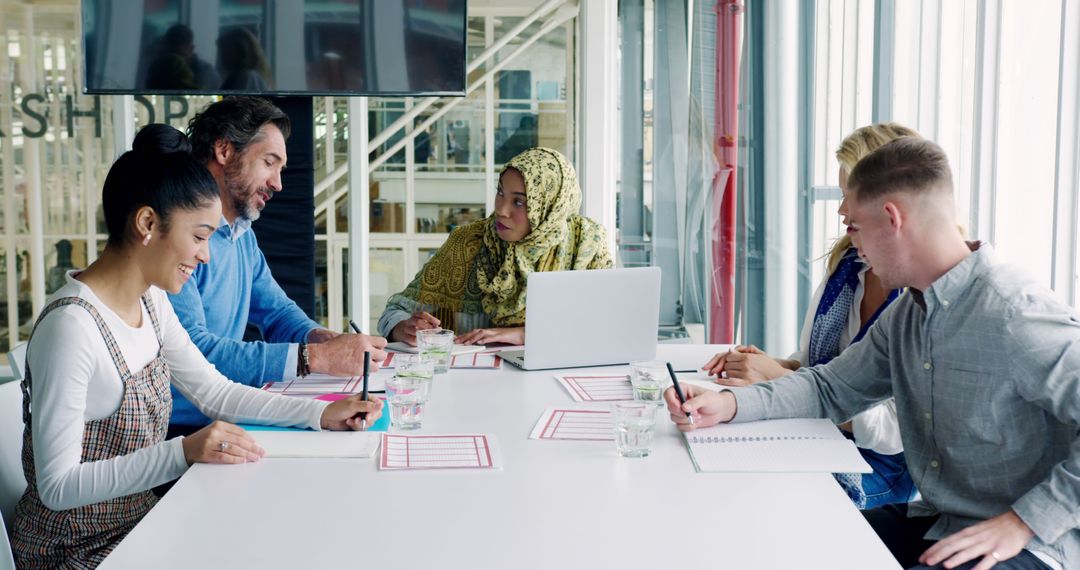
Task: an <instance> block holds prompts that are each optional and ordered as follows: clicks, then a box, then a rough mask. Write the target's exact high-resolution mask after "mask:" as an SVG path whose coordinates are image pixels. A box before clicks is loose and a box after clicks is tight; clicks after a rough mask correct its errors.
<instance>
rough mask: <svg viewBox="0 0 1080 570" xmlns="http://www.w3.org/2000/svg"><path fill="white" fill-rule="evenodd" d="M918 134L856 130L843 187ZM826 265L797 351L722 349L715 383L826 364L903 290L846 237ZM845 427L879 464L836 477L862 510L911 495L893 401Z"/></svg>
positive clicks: (712, 365)
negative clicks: (884, 152)
mask: <svg viewBox="0 0 1080 570" xmlns="http://www.w3.org/2000/svg"><path fill="white" fill-rule="evenodd" d="M918 136H919V134H918V133H916V132H915V131H914V130H912V129H909V128H907V127H905V126H903V125H899V124H896V123H883V124H876V125H870V126H866V127H862V128H860V129H858V130H856V131H855V132H853V133H851V134H850V135H848V137H847V138H845V139H844V140H843V142H841V143H840V148H838V149H837V150H836V159H837V161H839V162H840V187H841V188H846V187H847V177H848V173H850V172H851V170H852V169H853V168H854V167H855V163H857V162H858V161H859V160H860V159H861V158H862V157H864V156H866V155H868V154H870V153H871V152H873V151H874V150H876V149H877V148H878V147H880V146H882V145H884V144H885V143H887V142H889V141H891V140H894V139H897V138H900V137H918ZM827 267H828V276H827V277H826V278H825V280H824V281H823V282H822V283H821V285H820V286H819V287H818V289H817V292H816V293H815V294H814V298H813V300H812V301H811V303H810V307H811V308H810V310H809V311H807V314H806V320H805V322H804V323H803V328H802V336H801V338H800V339H799V351H798V352H796V353H795V354H793V355H792V356H791V357H790V358H788V359H781V358H773V357H771V356H769V355H767V354H765V353H764V352H762V351H761V350H759V349H758V348H757V347H754V346H745V347H744V346H738V347H735V348H734V349H733V350H732V351H731V352H728V353H726V354H717V355H716V356H714V357H713V358H712V359H711V360H709V362H707V363H706V364H705V366H704V367H703V369H704V370H707V371H708V372H709V373H710V374H715V375H717V380H716V381H717V382H719V383H721V384H727V385H731V386H744V385H747V384H752V383H755V382H762V381H766V380H773V379H775V378H779V377H781V376H784V375H787V374H789V373H791V372H792V371H793V370H798V369H799V368H800V367H802V366H817V365H819V364H825V363H826V362H829V361H830V360H832V359H833V358H835V357H836V356H837V355H838V354H840V352H841V351H843V350H844V349H846V348H847V347H848V346H850V345H852V344H854V343H856V342H858V341H859V340H861V339H862V337H863V335H864V334H866V332H867V331H869V330H870V326H871V325H873V323H874V321H875V320H877V318H878V316H879V315H880V314H881V313H882V312H883V311H884V310H885V309H886V307H888V306H889V304H890V303H891V302H892V301H893V300H894V299H896V298H897V297H898V296H899V294H900V293H901V291H900V290H898V289H893V290H889V289H888V288H886V287H885V286H883V285H882V283H881V281H880V280H879V279H878V277H877V275H875V274H874V271H873V269H872V268H871V267H870V266H869V265H867V264H866V263H864V262H863V261H862V259H861V258H860V256H859V252H858V250H857V249H856V248H855V247H853V246H852V243H851V237H850V236H849V235H847V234H845V235H844V236H842V237H841V238H840V239H838V240H837V241H836V243H835V244H834V245H833V247H832V250H831V251H830V252H829V254H828V266H827ZM841 427H842V428H844V429H845V430H846V431H848V432H849V433H850V434H851V437H853V439H854V440H855V443H856V445H858V446H859V451H860V452H861V453H862V454H863V457H864V458H865V459H866V460H867V463H869V464H870V465H871V467H873V468H874V472H873V473H871V474H868V475H858V474H837V475H836V478H837V480H838V481H839V482H840V485H841V486H842V487H843V488H844V491H845V492H847V494H848V496H849V497H851V500H852V502H854V503H855V505H856V506H857V507H859V508H860V509H869V508H874V507H879V506H882V505H887V504H890V503H906V502H908V501H909V500H911V499H912V497H913V496H914V495H915V492H916V491H915V486H914V483H912V481H911V477H910V475H909V474H908V471H907V464H906V462H905V461H904V454H903V445H902V444H901V442H900V429H899V426H898V423H897V420H896V404H895V403H894V402H893V400H891V399H890V400H888V401H886V402H883V403H881V404H879V405H877V406H875V407H873V408H871V409H869V410H867V411H865V412H863V413H861V414H859V415H857V416H855V417H854V418H852V420H851V422H850V423H848V424H844V425H843V426H841Z"/></svg>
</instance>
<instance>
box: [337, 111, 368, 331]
mask: <svg viewBox="0 0 1080 570" xmlns="http://www.w3.org/2000/svg"><path fill="white" fill-rule="evenodd" d="M367 140H368V100H367V97H350V98H349V172H350V173H351V174H350V176H349V284H348V286H349V316H351V317H352V318H353V319H354V320H355V321H356V322H357V323H358V324H360V325H361V326H363V327H367V326H368V323H370V322H371V299H370V298H369V297H368V292H369V291H371V287H370V281H371V270H370V269H371V268H370V265H371V262H370V259H369V256H368V247H369V246H370V242H371V228H370V226H371V216H370V209H371V205H370V204H371V200H370V198H371V176H370V175H369V174H368V164H367V163H368V153H367V148H368V147H367ZM332 203H333V202H331V204H332ZM327 215H328V216H331V215H333V209H331V210H330V211H329V212H327ZM327 247H328V248H329V247H330V244H327ZM367 332H368V333H371V332H372V331H367Z"/></svg>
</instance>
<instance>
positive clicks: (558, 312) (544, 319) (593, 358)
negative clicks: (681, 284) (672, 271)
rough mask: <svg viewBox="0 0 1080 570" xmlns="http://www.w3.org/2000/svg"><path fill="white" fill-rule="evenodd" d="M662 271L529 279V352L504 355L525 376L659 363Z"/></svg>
mask: <svg viewBox="0 0 1080 570" xmlns="http://www.w3.org/2000/svg"><path fill="white" fill-rule="evenodd" d="M659 319H660V268H659V267H640V268H634V269H597V270H590V271H550V272H543V273H531V274H529V282H528V289H527V291H526V294H525V349H524V350H514V351H503V352H501V353H499V355H500V356H502V357H503V359H504V360H506V361H507V362H509V363H511V364H513V365H515V366H518V367H519V368H523V369H525V370H544V369H549V368H577V367H581V366H603V365H607V364H626V363H627V362H630V361H632V360H651V359H653V358H655V357H656V333H657V327H658V325H659Z"/></svg>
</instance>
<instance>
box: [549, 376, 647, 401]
mask: <svg viewBox="0 0 1080 570" xmlns="http://www.w3.org/2000/svg"><path fill="white" fill-rule="evenodd" d="M555 379H556V380H558V381H559V384H562V386H563V388H566V391H567V392H569V393H570V397H572V398H573V399H574V400H575V401H577V402H618V401H622V400H633V399H634V388H633V387H632V386H631V385H630V375H629V374H628V373H627V374H618V373H608V374H565V375H563V374H556V375H555Z"/></svg>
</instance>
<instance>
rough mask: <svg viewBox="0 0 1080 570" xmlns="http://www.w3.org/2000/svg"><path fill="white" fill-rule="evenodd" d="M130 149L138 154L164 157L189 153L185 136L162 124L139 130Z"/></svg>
mask: <svg viewBox="0 0 1080 570" xmlns="http://www.w3.org/2000/svg"><path fill="white" fill-rule="evenodd" d="M131 148H132V150H134V151H135V152H137V153H140V154H155V155H166V154H172V153H174V152H185V153H189V154H190V153H191V142H190V141H188V138H187V135H185V134H184V133H182V132H180V131H178V130H176V129H175V128H174V127H171V126H169V125H166V124H163V123H150V124H149V125H146V126H145V127H143V128H141V129H139V133H138V134H136V135H135V140H134V141H132V143H131Z"/></svg>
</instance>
